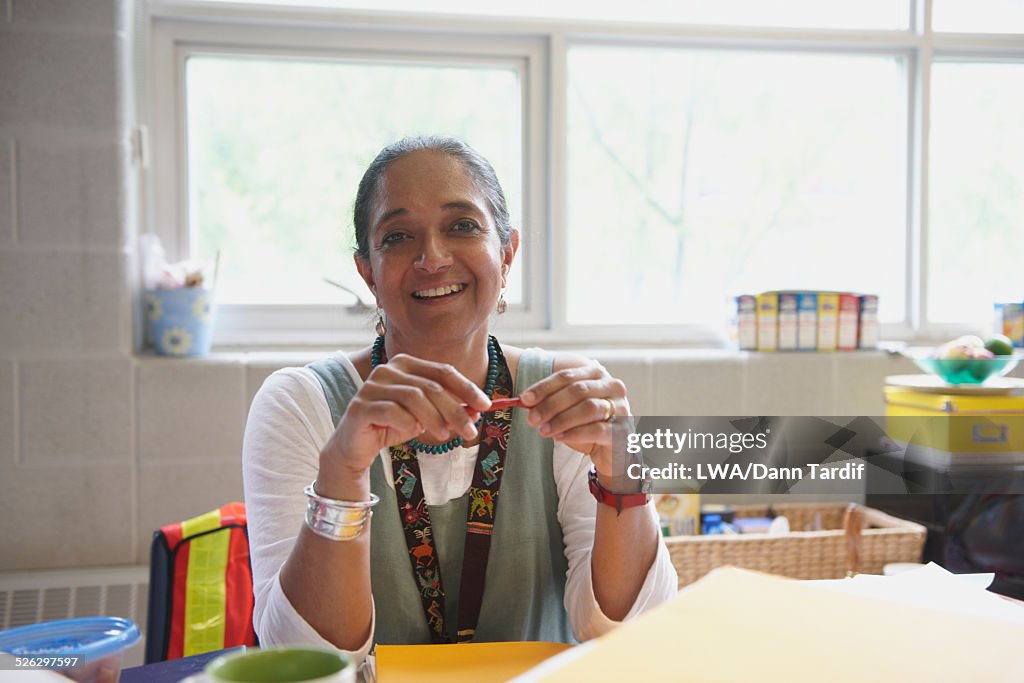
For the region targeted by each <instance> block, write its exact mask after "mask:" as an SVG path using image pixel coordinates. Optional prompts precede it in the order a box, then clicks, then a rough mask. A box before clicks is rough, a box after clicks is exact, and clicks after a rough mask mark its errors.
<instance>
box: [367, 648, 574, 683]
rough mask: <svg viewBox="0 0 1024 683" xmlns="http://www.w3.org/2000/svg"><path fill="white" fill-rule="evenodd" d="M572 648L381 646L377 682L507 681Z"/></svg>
mask: <svg viewBox="0 0 1024 683" xmlns="http://www.w3.org/2000/svg"><path fill="white" fill-rule="evenodd" d="M569 647H572V646H571V645H566V644H565V643H461V644H456V645H378V646H377V683H412V682H415V683H462V682H463V681H465V682H466V683H470V682H472V683H489V682H490V681H495V682H497V681H507V680H509V679H510V678H515V677H516V676H518V675H519V674H521V673H523V672H525V671H528V670H530V669H532V668H533V667H534V666H536V665H537V664H540V663H541V662H542V661H544V660H545V659H547V658H548V657H553V656H555V655H557V654H558V653H559V652H562V651H563V650H566V649H567V648H569Z"/></svg>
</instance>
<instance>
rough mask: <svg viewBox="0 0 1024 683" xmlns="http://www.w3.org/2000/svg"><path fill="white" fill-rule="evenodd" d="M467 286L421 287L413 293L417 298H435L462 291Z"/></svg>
mask: <svg viewBox="0 0 1024 683" xmlns="http://www.w3.org/2000/svg"><path fill="white" fill-rule="evenodd" d="M465 288H466V285H464V284H457V285H447V286H445V287H435V288H434V289H421V290H420V291H418V292H413V293H412V295H413V296H414V297H416V298H417V299H433V298H434V297H438V296H445V295H446V294H454V293H455V292H461V291H462V290H463V289H465Z"/></svg>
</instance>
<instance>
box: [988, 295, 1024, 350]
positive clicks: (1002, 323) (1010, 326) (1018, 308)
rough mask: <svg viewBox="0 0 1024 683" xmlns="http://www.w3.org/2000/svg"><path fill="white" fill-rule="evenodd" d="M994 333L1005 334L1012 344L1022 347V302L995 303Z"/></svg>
mask: <svg viewBox="0 0 1024 683" xmlns="http://www.w3.org/2000/svg"><path fill="white" fill-rule="evenodd" d="M995 314H996V317H995V325H994V326H993V330H994V331H995V333H996V334H1005V335H1006V336H1007V337H1009V338H1010V341H1012V342H1013V345H1014V346H1017V347H1024V303H1012V304H996V305H995Z"/></svg>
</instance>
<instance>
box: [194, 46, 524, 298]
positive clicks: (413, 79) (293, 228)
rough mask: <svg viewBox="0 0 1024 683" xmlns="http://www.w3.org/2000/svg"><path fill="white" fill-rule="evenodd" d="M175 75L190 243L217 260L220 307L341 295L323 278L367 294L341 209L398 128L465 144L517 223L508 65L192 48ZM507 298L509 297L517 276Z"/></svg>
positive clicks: (513, 83) (516, 149) (514, 79)
mask: <svg viewBox="0 0 1024 683" xmlns="http://www.w3.org/2000/svg"><path fill="white" fill-rule="evenodd" d="M185 84H186V106H187V110H188V115H187V121H188V126H187V133H186V139H187V144H188V167H189V208H190V211H189V228H190V229H189V236H190V243H191V244H193V245H195V247H194V248H195V249H197V250H198V253H199V254H212V253H215V252H216V251H217V250H220V251H221V253H222V254H223V255H224V258H223V262H222V267H221V271H220V277H221V278H222V280H221V283H222V284H221V286H220V287H219V292H218V300H219V302H220V304H221V305H224V304H229V305H230V304H242V305H252V304H277V305H288V304H332V303H333V304H337V303H339V302H341V301H344V300H345V298H346V295H344V294H341V293H340V292H339V291H338V290H337V289H335V288H334V287H331V286H330V285H328V284H327V283H326V282H325V281H324V279H323V278H324V277H328V276H329V277H330V278H331V279H332V280H334V281H337V282H341V283H344V284H346V285H347V286H349V287H351V288H353V289H356V290H357V291H358V292H360V294H361V295H362V297H363V298H364V300H366V301H372V300H373V297H372V295H371V294H370V292H369V290H368V289H367V288H366V287H365V285H363V283H362V280H361V279H360V277H359V275H358V273H357V272H356V269H355V266H354V265H353V261H352V253H353V249H354V248H355V238H354V234H353V230H352V205H353V202H354V201H355V191H356V187H357V185H358V184H359V179H360V178H361V177H362V173H363V171H364V170H365V168H366V166H367V164H369V162H370V161H371V160H372V159H373V157H374V156H375V155H376V153H377V152H378V151H379V150H380V149H381V148H382V147H384V146H385V145H386V144H388V143H389V142H392V141H394V140H396V139H398V138H400V137H402V136H404V135H416V134H429V133H439V134H447V135H454V136H456V137H458V138H461V139H464V140H467V141H469V142H470V144H472V145H473V146H474V147H475V148H476V149H478V150H479V151H480V152H481V153H482V154H484V155H485V156H486V157H487V158H488V159H489V160H490V161H491V163H492V164H493V165H494V166H495V170H496V172H497V174H498V178H499V180H501V181H502V186H503V187H504V188H505V191H506V192H507V193H508V195H509V197H512V198H513V200H512V206H511V214H512V220H513V222H514V223H515V224H516V225H519V224H520V223H521V221H522V211H521V208H520V207H521V199H522V196H523V193H522V182H521V171H520V162H521V135H520V132H521V125H522V124H521V116H520V110H519V107H517V106H515V103H516V102H518V101H519V99H520V98H519V90H520V88H519V83H518V73H517V71H516V70H515V69H514V68H507V67H501V66H491V67H476V66H466V67H456V66H430V65H426V64H415V63H397V64H394V63H392V64H389V63H374V62H365V61H342V60H319V61H312V60H308V59H304V60H297V59H292V58H265V57H246V56H223V55H202V54H193V55H191V56H189V57H188V61H187V65H186V70H185ZM310 93H316V96H315V97H311V96H310ZM494 102H510V103H513V106H511V107H495V106H494V105H493V103H494ZM516 272H517V273H518V272H520V271H519V270H518V269H517V271H516ZM506 298H507V299H508V301H509V302H510V303H513V304H514V303H518V302H519V301H521V296H520V292H519V287H518V283H516V282H511V283H510V290H509V292H508V293H507V295H506Z"/></svg>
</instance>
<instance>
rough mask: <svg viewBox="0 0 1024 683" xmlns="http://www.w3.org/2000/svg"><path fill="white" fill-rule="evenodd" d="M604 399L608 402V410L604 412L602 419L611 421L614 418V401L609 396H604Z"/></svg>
mask: <svg viewBox="0 0 1024 683" xmlns="http://www.w3.org/2000/svg"><path fill="white" fill-rule="evenodd" d="M604 400H605V401H606V402H607V403H608V412H607V413H605V416H604V421H605V422H611V421H612V420H614V419H615V401H613V400H611V399H610V398H605V399H604Z"/></svg>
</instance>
